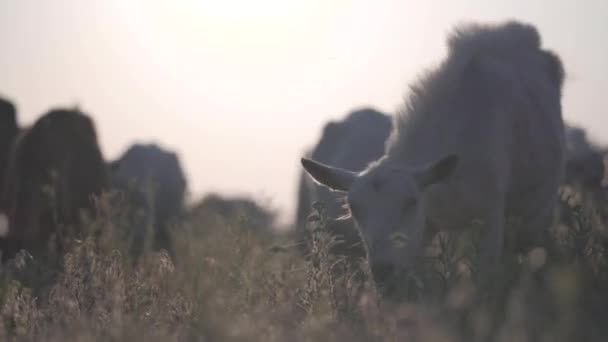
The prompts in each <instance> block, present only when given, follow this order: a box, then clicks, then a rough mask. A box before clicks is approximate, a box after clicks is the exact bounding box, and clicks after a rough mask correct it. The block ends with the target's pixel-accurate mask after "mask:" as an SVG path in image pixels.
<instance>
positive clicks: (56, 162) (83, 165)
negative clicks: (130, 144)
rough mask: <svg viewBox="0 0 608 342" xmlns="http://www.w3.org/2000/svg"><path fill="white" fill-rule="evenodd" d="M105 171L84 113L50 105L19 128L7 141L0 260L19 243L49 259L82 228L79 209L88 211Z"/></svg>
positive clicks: (94, 133)
mask: <svg viewBox="0 0 608 342" xmlns="http://www.w3.org/2000/svg"><path fill="white" fill-rule="evenodd" d="M105 171H106V169H105V166H104V161H103V158H102V155H101V151H100V149H99V146H98V144H97V133H96V131H95V126H94V123H93V121H92V120H91V119H90V118H89V117H88V116H87V115H85V114H83V113H81V112H79V111H77V110H67V109H53V110H51V111H49V112H48V113H46V114H45V115H43V116H42V117H41V118H40V119H38V120H37V121H36V122H35V123H34V125H33V126H32V127H30V128H27V129H25V130H23V131H22V132H21V133H20V134H19V136H18V137H17V138H16V140H15V143H14V144H13V149H12V152H11V156H10V161H9V166H8V169H7V176H6V180H7V181H6V188H5V191H4V193H3V194H2V203H3V207H4V211H5V214H8V236H7V237H6V239H3V242H2V247H3V248H2V254H3V255H2V259H3V261H5V260H7V259H10V258H11V257H13V256H14V255H15V254H16V253H17V252H18V251H19V250H20V249H26V250H28V251H29V252H30V253H31V254H32V255H33V256H35V257H36V256H38V257H48V258H49V260H55V258H53V253H57V255H61V254H62V253H63V252H64V251H65V249H66V244H67V243H69V241H70V240H71V239H72V238H75V237H78V235H79V234H80V233H81V232H82V231H81V228H82V227H81V223H82V220H81V219H82V218H83V216H82V214H83V211H85V212H88V213H90V214H93V213H94V209H95V208H94V205H95V203H94V200H93V195H99V194H100V193H101V192H102V190H103V189H104V187H105V186H106V180H107V179H106V172H105ZM3 217H4V216H3ZM4 218H5V217H4Z"/></svg>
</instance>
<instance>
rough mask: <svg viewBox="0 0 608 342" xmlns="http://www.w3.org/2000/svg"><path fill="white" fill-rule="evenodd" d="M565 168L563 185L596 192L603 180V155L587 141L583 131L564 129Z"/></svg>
mask: <svg viewBox="0 0 608 342" xmlns="http://www.w3.org/2000/svg"><path fill="white" fill-rule="evenodd" d="M565 132H566V133H565V138H566V168H565V176H564V183H565V184H568V185H571V186H575V187H580V188H583V189H586V190H597V189H600V187H601V186H602V181H603V179H604V155H603V153H602V152H601V151H600V149H599V148H597V147H596V146H594V144H592V143H591V142H590V141H589V140H588V139H587V134H586V133H585V130H583V129H582V128H580V127H575V126H572V125H569V126H566V128H565Z"/></svg>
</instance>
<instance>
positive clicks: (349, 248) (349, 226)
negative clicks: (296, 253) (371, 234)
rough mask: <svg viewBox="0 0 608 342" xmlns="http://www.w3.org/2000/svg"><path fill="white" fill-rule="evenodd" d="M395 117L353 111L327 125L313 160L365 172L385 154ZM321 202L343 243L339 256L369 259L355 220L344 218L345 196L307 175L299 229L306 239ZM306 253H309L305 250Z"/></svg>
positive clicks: (300, 193)
mask: <svg viewBox="0 0 608 342" xmlns="http://www.w3.org/2000/svg"><path fill="white" fill-rule="evenodd" d="M391 127H392V123H391V117H390V116H388V115H385V114H383V113H381V112H379V111H377V110H375V109H372V108H362V109H358V110H355V111H352V112H351V113H349V114H348V116H347V117H346V118H344V120H342V121H339V122H329V123H328V124H326V125H325V127H324V129H323V133H322V135H321V139H320V140H319V142H318V143H317V145H316V146H315V148H314V149H313V150H312V152H311V153H310V156H309V157H310V158H312V159H313V160H317V161H319V162H322V163H325V164H328V165H334V166H336V167H340V168H344V169H348V170H355V171H362V170H363V169H365V168H366V167H367V166H368V165H369V163H371V162H373V161H374V160H376V159H378V158H380V157H381V156H382V155H383V154H384V146H385V141H386V139H387V138H388V136H389V134H390V132H391ZM316 201H320V202H322V203H323V204H324V206H325V208H326V210H327V212H326V214H327V217H328V219H329V221H328V226H327V228H328V230H329V232H330V233H331V234H333V235H335V236H336V237H337V238H339V239H341V240H343V243H342V244H339V245H337V246H336V247H335V248H333V252H334V253H336V254H338V255H349V256H355V257H357V256H360V257H364V256H365V250H364V248H363V245H362V243H361V239H360V237H359V233H358V231H357V229H356V228H355V226H354V223H353V220H352V219H351V218H347V219H340V220H336V219H337V218H340V217H341V216H344V215H345V214H347V212H348V211H347V210H346V209H345V208H344V204H345V196H344V194H340V193H339V192H333V191H330V190H329V189H328V188H327V187H324V186H321V185H319V184H317V183H315V182H314V181H313V180H312V179H311V178H310V177H308V176H307V175H306V174H305V173H304V172H302V174H301V175H300V185H299V189H298V207H297V213H296V228H297V230H298V235H299V236H300V237H303V236H305V235H303V234H304V229H305V223H306V219H307V217H308V215H309V214H310V212H311V204H312V203H313V202H316ZM305 252H308V251H307V250H305Z"/></svg>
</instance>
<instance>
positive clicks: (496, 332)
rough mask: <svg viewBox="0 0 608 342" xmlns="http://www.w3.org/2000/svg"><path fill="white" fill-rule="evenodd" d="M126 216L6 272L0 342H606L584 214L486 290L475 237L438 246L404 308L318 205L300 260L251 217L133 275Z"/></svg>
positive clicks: (593, 216) (404, 289)
mask: <svg viewBox="0 0 608 342" xmlns="http://www.w3.org/2000/svg"><path fill="white" fill-rule="evenodd" d="M126 208H127V206H126V205H124V203H121V202H120V201H116V200H114V199H113V198H111V196H110V195H108V196H105V197H103V198H101V199H100V200H99V202H98V215H96V216H97V218H96V219H94V220H90V221H89V222H88V223H87V227H86V228H87V231H89V232H92V233H96V234H90V235H89V236H88V237H86V238H83V239H82V240H78V241H75V242H74V243H73V246H72V247H71V249H70V251H69V253H68V254H67V255H65V257H64V258H63V262H62V266H61V267H60V268H57V267H55V266H52V265H49V264H48V263H47V261H46V260H35V259H33V258H32V257H31V256H29V255H28V254H27V252H22V253H20V254H19V256H18V257H17V258H16V259H15V260H13V261H11V262H10V263H9V264H7V265H5V266H3V268H2V272H1V274H0V276H1V279H0V281H1V283H0V297H1V300H2V306H1V309H0V314H1V319H0V340H3V341H99V340H101V341H336V340H340V341H341V340H350V341H487V340H492V341H552V342H553V341H573V340H579V341H606V340H608V326H607V325H606V324H605V322H606V319H607V318H608V257H606V249H607V248H608V238H607V237H606V234H605V231H604V227H603V226H602V225H601V223H599V221H600V220H598V219H597V215H598V214H597V212H596V211H595V210H591V209H590V208H591V207H590V206H583V207H580V206H570V212H571V217H572V223H571V225H570V227H567V228H564V227H560V229H556V232H555V234H553V238H552V240H551V246H549V247H550V250H551V252H550V253H547V251H546V250H540V249H537V250H534V251H533V252H532V253H530V254H528V255H518V254H516V253H510V254H508V255H506V256H505V258H504V265H503V267H502V268H501V269H500V270H497V271H498V274H497V275H496V277H495V278H493V279H494V280H495V281H494V282H493V283H492V285H491V286H486V285H487V284H486V285H484V286H482V283H481V282H480V279H483V275H479V274H477V273H476V271H475V264H476V262H475V259H476V253H475V251H476V245H475V241H476V239H475V237H474V235H465V236H462V237H460V238H459V239H457V238H451V237H447V236H442V237H441V238H438V239H437V240H436V241H435V243H436V244H435V245H434V246H433V247H434V248H433V255H432V256H431V257H429V258H428V260H427V261H426V262H425V263H424V264H422V265H421V267H420V268H419V269H417V270H415V271H414V272H412V273H411V274H409V275H408V277H407V278H405V280H404V282H403V284H402V286H401V287H400V290H401V292H400V296H399V297H398V298H399V299H400V300H399V301H395V300H392V299H391V298H383V297H382V292H381V291H379V290H378V289H376V288H375V286H374V284H373V281H371V279H370V276H369V270H368V265H367V263H366V260H365V259H357V258H349V257H344V256H338V255H333V254H332V253H331V248H332V246H334V245H335V244H336V243H340V241H339V237H336V236H332V235H331V234H330V232H329V231H328V229H327V221H326V217H325V215H324V212H323V207H322V206H320V205H316V206H315V209H316V211H315V213H313V215H311V217H310V219H309V224H308V228H307V232H308V238H307V239H306V243H308V244H309V246H308V250H310V251H311V254H310V255H308V256H306V257H304V256H302V255H301V253H300V252H301V250H302V249H301V248H297V247H296V246H295V242H296V241H293V237H292V236H290V235H277V234H270V233H269V232H268V231H266V230H260V229H250V222H248V219H247V217H246V216H243V215H235V216H234V217H221V216H218V215H216V213H214V212H204V211H203V212H201V211H196V212H193V213H191V214H189V215H187V216H186V218H185V219H184V221H183V222H180V223H179V224H176V225H175V227H173V232H174V243H175V251H176V258H175V260H171V259H170V258H169V256H168V255H167V254H166V253H165V252H163V251H160V252H153V251H148V252H147V253H146V254H145V255H144V257H143V258H142V259H141V260H139V262H138V263H135V262H134V261H133V260H131V258H130V256H129V254H128V250H129V234H127V232H128V231H129V224H128V220H127V219H126V217H127V216H128V215H127V214H126V211H127V209H126ZM148 245H149V244H148ZM484 284H485V283H484Z"/></svg>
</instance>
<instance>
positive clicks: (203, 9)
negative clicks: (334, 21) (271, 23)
mask: <svg viewBox="0 0 608 342" xmlns="http://www.w3.org/2000/svg"><path fill="white" fill-rule="evenodd" d="M190 1H192V2H193V5H194V6H195V7H197V10H198V11H200V14H201V15H202V16H204V17H208V18H212V19H215V20H221V21H229V22H240V21H259V20H269V19H272V20H277V19H286V18H289V17H293V16H295V15H297V12H298V9H300V8H301V6H302V5H303V4H304V3H305V2H304V1H302V0H255V1H252V0H190Z"/></svg>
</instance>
